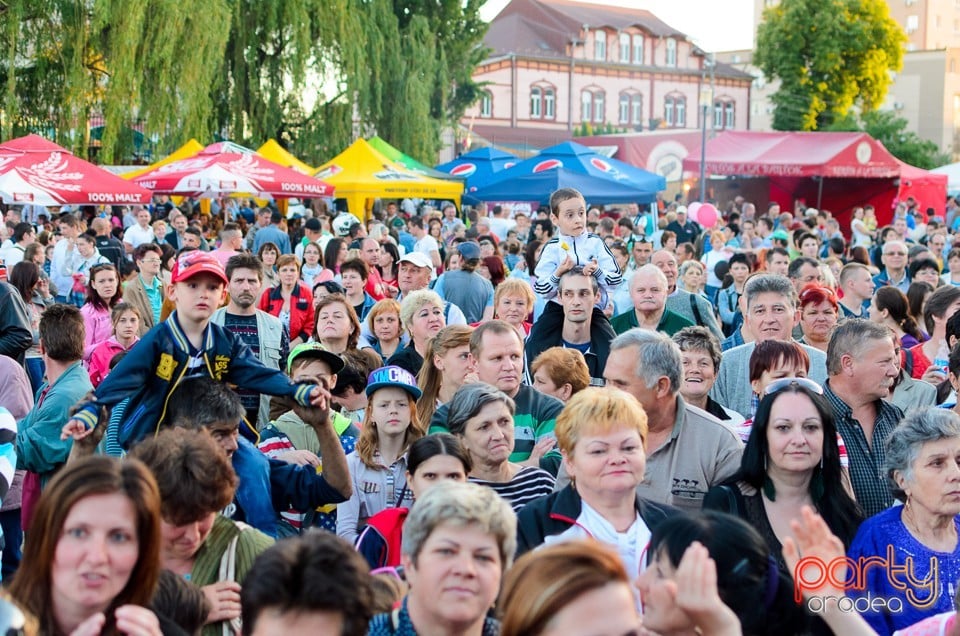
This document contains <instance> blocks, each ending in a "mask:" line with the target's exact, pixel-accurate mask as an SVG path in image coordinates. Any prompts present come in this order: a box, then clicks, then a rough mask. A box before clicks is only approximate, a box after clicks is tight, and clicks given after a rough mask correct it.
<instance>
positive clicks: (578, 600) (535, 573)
mask: <svg viewBox="0 0 960 636" xmlns="http://www.w3.org/2000/svg"><path fill="white" fill-rule="evenodd" d="M498 605H499V615H500V621H501V625H500V636H558V635H559V634H568V635H569V634H574V635H579V634H633V633H636V630H637V628H638V627H639V625H640V616H639V615H638V614H637V608H636V607H635V606H634V601H633V592H632V590H631V587H630V577H628V576H627V572H626V570H624V569H623V563H622V562H621V561H620V558H619V557H618V556H617V553H616V552H614V551H613V550H612V549H611V548H610V547H608V546H605V545H603V544H602V543H600V542H598V541H593V540H587V541H570V542H568V543H558V544H556V545H551V546H547V547H544V548H543V549H541V550H537V551H535V552H528V553H527V554H525V555H524V556H522V557H521V558H520V559H518V560H517V562H516V563H515V564H514V565H513V567H512V568H510V571H509V572H508V573H507V577H506V580H505V581H504V584H503V591H502V592H501V593H500V602H499V603H498Z"/></svg>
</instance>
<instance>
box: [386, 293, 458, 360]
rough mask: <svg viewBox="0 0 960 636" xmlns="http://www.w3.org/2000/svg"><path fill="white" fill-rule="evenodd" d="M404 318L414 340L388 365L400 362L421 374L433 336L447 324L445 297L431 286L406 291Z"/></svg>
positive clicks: (401, 310) (403, 309) (401, 309)
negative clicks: (430, 288)
mask: <svg viewBox="0 0 960 636" xmlns="http://www.w3.org/2000/svg"><path fill="white" fill-rule="evenodd" d="M400 321H401V322H402V323H403V328H404V329H405V330H406V331H407V334H408V335H409V336H410V343H409V344H408V345H407V346H406V347H404V348H403V349H401V350H400V351H398V352H396V353H395V354H393V356H392V357H391V358H390V359H389V360H388V361H387V364H392V365H396V366H398V367H401V368H403V369H406V370H407V371H409V372H410V373H412V374H413V375H417V373H419V371H420V367H422V366H423V357H424V356H425V355H426V353H427V345H428V344H429V342H430V339H431V338H433V337H434V336H436V335H437V333H439V331H440V330H441V329H443V328H444V327H445V326H446V325H447V319H446V316H445V314H444V306H443V299H441V298H440V296H438V295H437V293H436V292H433V291H430V290H429V289H418V290H417V291H413V292H410V293H409V294H406V295H405V296H404V298H403V302H402V303H400Z"/></svg>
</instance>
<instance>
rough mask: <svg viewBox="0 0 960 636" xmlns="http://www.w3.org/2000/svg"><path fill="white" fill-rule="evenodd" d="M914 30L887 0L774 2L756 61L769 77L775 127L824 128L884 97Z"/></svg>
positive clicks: (760, 32) (759, 37)
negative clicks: (775, 84) (775, 85)
mask: <svg viewBox="0 0 960 636" xmlns="http://www.w3.org/2000/svg"><path fill="white" fill-rule="evenodd" d="M905 41H906V36H905V35H904V33H903V31H902V30H901V28H900V26H899V25H898V24H897V23H896V22H895V21H894V20H893V19H892V18H891V17H890V15H889V10H888V7H887V4H886V2H885V1H884V0H782V2H780V3H779V4H778V5H776V6H773V7H770V8H768V9H766V10H765V11H764V13H763V22H762V23H761V24H760V27H759V29H758V30H757V49H756V54H755V57H754V61H755V63H756V64H757V66H758V67H759V68H760V70H761V71H763V73H764V75H765V76H766V77H767V78H769V79H778V80H780V88H779V90H778V91H777V92H776V93H775V94H774V95H773V97H772V101H773V103H774V106H775V107H776V110H775V112H774V118H773V127H774V128H775V129H777V130H818V129H822V128H824V127H826V126H829V125H830V124H831V123H832V122H833V121H835V120H836V119H838V118H842V117H844V116H845V115H846V114H847V113H848V112H849V111H850V110H851V109H852V108H853V107H855V106H856V107H857V108H859V110H860V111H861V112H864V113H867V112H870V111H873V110H876V109H877V108H878V107H879V106H880V104H881V103H882V102H883V99H884V97H885V96H886V93H887V89H888V88H889V85H890V81H891V80H890V74H889V72H890V71H896V70H899V69H900V66H901V64H902V59H903V52H902V48H903V45H904V43H905Z"/></svg>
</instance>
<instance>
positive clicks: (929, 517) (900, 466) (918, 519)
mask: <svg viewBox="0 0 960 636" xmlns="http://www.w3.org/2000/svg"><path fill="white" fill-rule="evenodd" d="M886 447H887V451H886V452H887V477H888V479H889V481H890V485H891V487H892V488H893V493H894V496H896V497H897V498H898V499H900V500H901V501H903V502H904V504H903V505H902V506H894V507H892V508H890V509H888V510H885V511H883V512H881V513H879V514H877V515H874V516H873V517H871V518H869V519H867V520H866V521H864V522H863V525H861V526H860V530H859V531H858V532H857V536H856V538H854V540H853V543H852V544H851V546H850V551H849V553H848V556H849V557H851V558H852V559H853V560H854V562H861V561H859V559H862V558H870V557H873V558H877V559H881V560H883V561H886V560H888V559H891V558H892V559H893V560H894V563H892V564H891V565H895V566H899V567H900V568H903V567H904V566H905V565H906V568H907V569H906V570H905V571H904V570H902V569H901V575H900V577H897V576H896V572H895V570H892V569H891V568H889V567H886V568H885V567H872V568H868V569H866V571H865V574H864V580H863V584H864V585H863V589H862V590H859V591H856V590H851V591H850V592H849V594H850V595H851V596H860V597H864V598H867V597H868V596H869V597H870V598H878V597H884V598H885V599H886V600H885V604H886V607H887V608H889V611H868V612H865V613H864V618H866V619H867V622H869V623H870V626H871V627H873V629H874V630H875V631H876V632H877V633H878V634H881V635H883V634H892V633H893V632H894V631H896V630H900V629H904V628H906V627H908V626H910V625H912V624H914V623H916V622H918V621H920V620H923V619H925V618H927V617H929V616H933V615H935V614H939V613H941V612H945V611H948V610H950V609H953V596H954V592H953V590H954V586H955V585H956V582H957V580H958V579H960V545H958V540H957V537H958V527H960V516H958V515H960V415H957V414H956V413H955V412H953V411H949V410H946V409H939V408H934V407H928V408H923V409H916V410H913V411H910V412H909V413H908V414H907V416H906V417H904V419H903V420H902V421H901V422H900V424H899V425H898V426H897V427H896V428H895V429H894V431H893V433H891V434H890V437H889V438H888V439H887V443H886ZM907 559H911V561H907ZM905 575H908V576H909V577H910V579H909V581H907V580H906V579H905V578H903V577H904V576H905ZM931 575H932V576H931ZM910 581H915V582H920V583H919V584H911V583H910ZM898 584H899V587H903V585H904V584H906V589H899V588H898ZM872 607H873V606H872V605H871V608H872ZM897 610H899V611H897Z"/></svg>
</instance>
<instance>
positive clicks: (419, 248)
mask: <svg viewBox="0 0 960 636" xmlns="http://www.w3.org/2000/svg"><path fill="white" fill-rule="evenodd" d="M413 251H414V252H420V253H421V254H426V255H427V256H431V257H432V254H433V252H437V253H439V252H440V246H439V245H438V244H437V239H435V238H433V237H432V236H430V235H429V234H425V235H424V237H423V238H422V239H420V240H419V241H417V242H416V244H415V245H414V246H413Z"/></svg>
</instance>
